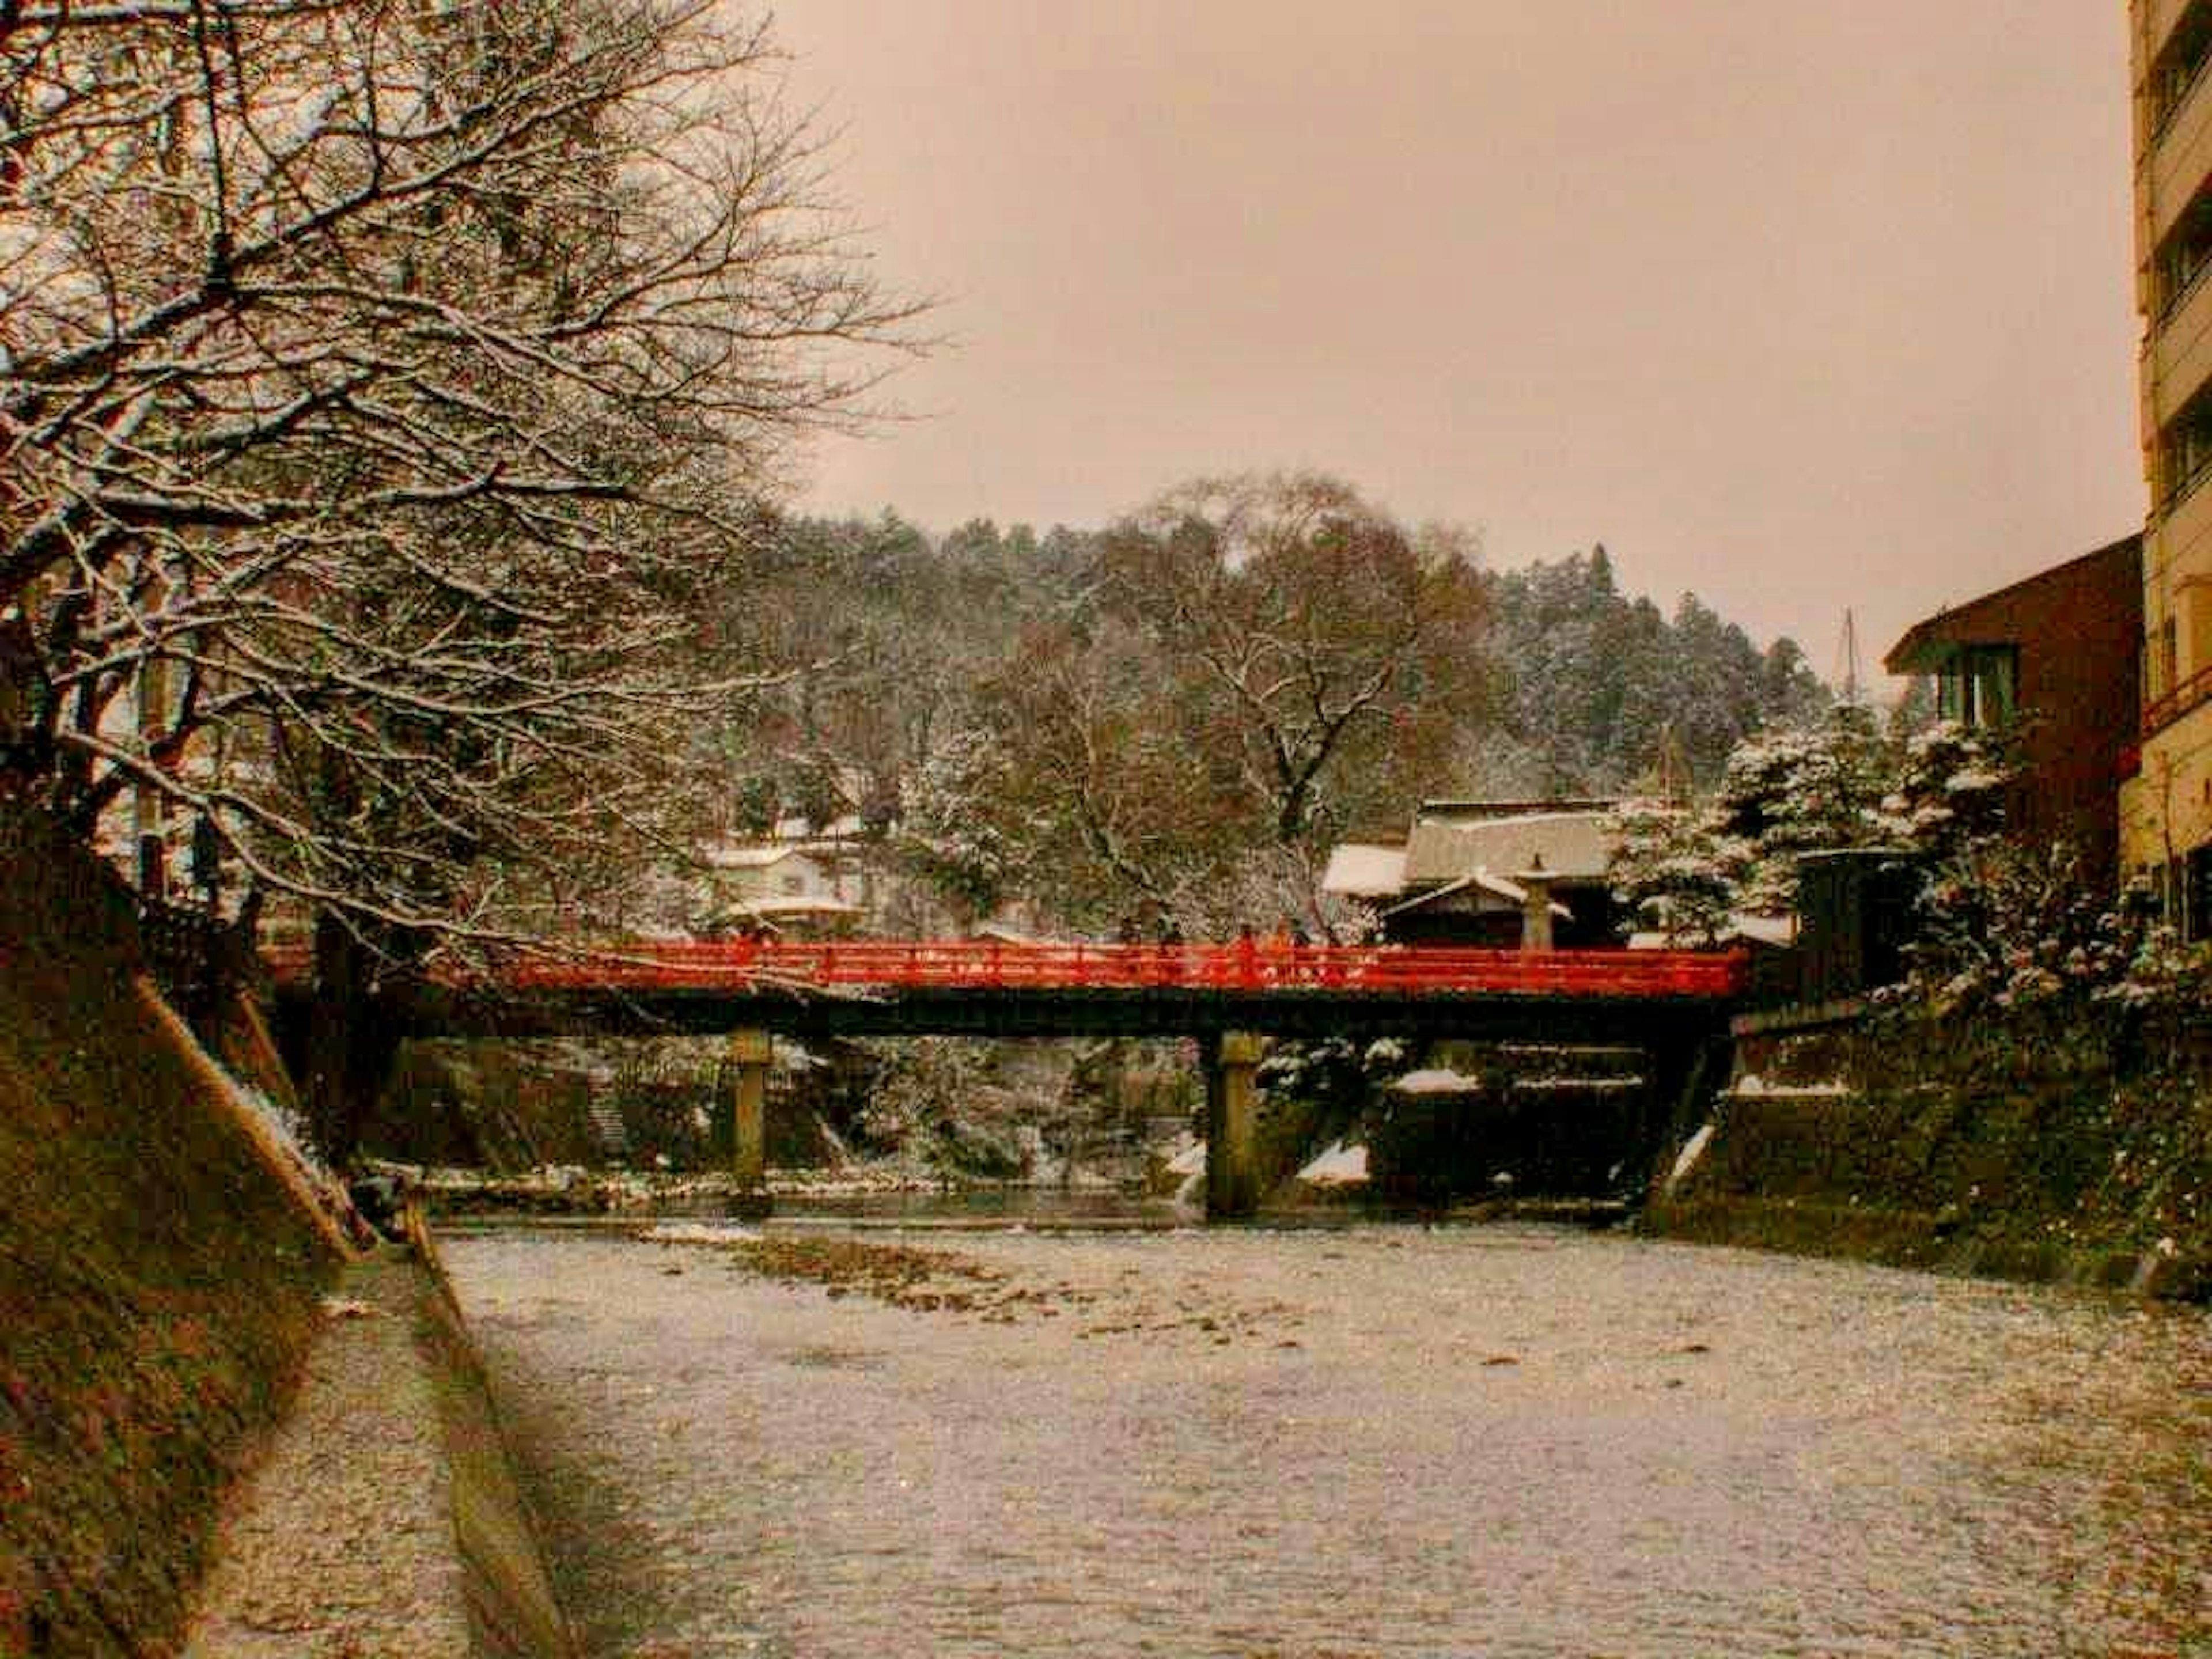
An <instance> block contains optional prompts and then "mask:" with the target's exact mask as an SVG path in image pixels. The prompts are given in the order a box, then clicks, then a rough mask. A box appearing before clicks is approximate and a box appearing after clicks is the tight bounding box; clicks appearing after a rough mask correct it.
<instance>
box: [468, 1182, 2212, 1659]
mask: <svg viewBox="0 0 2212 1659" xmlns="http://www.w3.org/2000/svg"><path fill="white" fill-rule="evenodd" d="M769 1237H770V1240H771V1244H772V1246H773V1248H771V1249H769V1250H768V1251H767V1252H766V1253H765V1254H763V1253H762V1252H761V1251H760V1250H759V1249H757V1248H755V1249H751V1250H750V1251H746V1250H745V1249H744V1247H743V1246H741V1245H735V1244H733V1243H731V1242H727V1241H722V1240H717V1239H713V1238H708V1239H705V1240H702V1242H696V1243H676V1242H663V1243H651V1242H641V1241H634V1240H629V1239H624V1238H617V1237H575V1236H564V1237H549V1236H545V1235H533V1234H530V1233H526V1232H514V1233H507V1234H489V1235H479V1236H473V1237H456V1238H453V1239H451V1240H449V1241H448V1242H447V1244H446V1247H445V1249H446V1255H447V1264H448V1267H449V1268H450V1270H451V1272H452V1273H453V1279H454V1280H455V1283H456V1285H457V1287H458V1289H459V1294H460V1297H461V1299H462V1302H463V1304H464V1306H465V1310H466V1312H467V1315H468V1317H469V1319H470V1321H471V1325H472V1327H473V1328H474V1329H475V1331H476V1333H477V1336H478V1338H479V1340H480V1342H481V1344H482V1346H483V1351H484V1352H485V1355H486V1358H487V1359H488V1361H489V1365H490V1368H491V1370H492V1372H493V1375H494V1378H495V1387H496V1388H497V1390H498V1392H499V1394H500V1395H501V1400H502V1402H503V1404H504V1406H505V1407H506V1409H507V1413H508V1415H509V1417H510V1419H511V1420H512V1423H513V1425H514V1426H515V1427H516V1428H517V1429H518V1430H519V1431H520V1437H521V1439H522V1441H523V1443H524V1445H525V1447H526V1451H527V1454H528V1455H529V1457H530V1458H531V1459H532V1462H533V1463H534V1465H535V1467H536V1469H537V1480H538V1488H539V1492H540V1496H541V1498H542V1499H543V1501H544V1502H545V1503H546V1504H547V1505H548V1507H549V1508H550V1510H552V1511H553V1518H554V1520H555V1522H556V1526H555V1528H554V1530H555V1532H556V1549H555V1553H556V1558H557V1562H558V1567H559V1571H560V1572H561V1574H562V1577H563V1578H564V1579H565V1580H566V1582H567V1583H568V1587H569V1592H570V1595H571V1598H572V1601H573V1605H574V1610H575V1612H576V1613H577V1614H578V1616H579V1618H580V1623H581V1624H582V1626H583V1627H584V1630H585V1632H586V1636H587V1638H588V1644H589V1650H590V1651H591V1652H592V1654H594V1655H610V1656H611V1655H635V1656H641V1655H646V1654H666V1653H676V1652H681V1653H684V1654H686V1655H691V1656H702V1659H703V1656H708V1655H724V1654H728V1655H738V1654H758V1655H786V1654H787V1655H793V1656H805V1659H833V1656H846V1655H852V1656H860V1655H867V1656H876V1655H882V1654H889V1653H898V1654H1007V1655H1015V1654H1018V1655H1024V1656H1037V1655H1053V1654H1067V1655H1077V1654H1081V1655H1086V1656H1087V1655H1094V1654H1101V1653H1116V1654H1119V1653H1158V1654H1169V1655H1186V1654H1188V1655H1200V1654H1204V1655H1216V1654H1237V1655H1243V1654H1276V1653H1283V1654H1291V1653H1296V1654H1301V1655H1318V1654H1343V1655H1350V1654H1360V1655H1383V1654H1389V1655H1413V1654H1422V1655H1432V1654H1481V1655H1486V1656H1505V1655H1530V1656H1534V1655H1569V1654H1572V1655H1587V1654H1622V1655H1636V1656H1652V1655H1677V1654H1679V1655H1685V1656H1686V1655H1701V1656H1702V1655H1711V1654H1716V1653H1744V1654H1753V1653H1756V1654H1762V1655H1766V1654H1804V1655H1816V1654H1817V1655H1833V1654H1846V1653H1867V1654H1882V1655H1970V1654H1971V1655H1975V1656H1990V1655H2015V1654H2016V1655H2021V1656H2029V1655H2034V1656H2041V1655H2046V1654H2056V1653H2064V1652H2095V1653H2100V1654H2101V1653H2118V1652H2129V1653H2144V1654H2152V1653H2156V1654H2167V1653H2186V1652H2191V1651H2201V1650H2202V1649H2199V1648H2194V1647H2192V1646H2191V1642H2192V1641H2193V1642H2197V1643H2205V1642H2212V1613H2208V1612H2207V1607H2208V1605H2212V1583H2208V1578H2207V1574H2208V1571H2212V1568H2208V1563H2212V1465H2208V1461H2207V1460H2208V1458H2212V1450H2208V1448H2212V1324H2209V1323H2208V1321H2207V1318H2206V1316H2205V1315H2204V1314H2203V1312H2202V1311H2201V1310H2197V1311H2187V1310H2185V1311H2180V1312H2172V1311H2168V1312H2160V1313H2145V1312H2142V1311H2138V1310H2136V1309H2135V1308H2133V1307H2132V1306H2130V1304H2124V1303H2121V1302H2117V1301H2107V1300H2100V1299H2089V1298H2085V1297H2075V1296H2069V1295H2065V1294H2061V1293H2056V1292H2051V1291H2040V1290H2024V1289H2021V1288H2017V1287H2011V1286H1998V1285H1982V1284H1972V1283H1964V1282H1959V1281H1948V1280H1942V1279H1929V1278H1923V1277H1917V1276H1911V1275H1906V1274H1901V1273H1889V1272H1885V1271H1881V1270H1878V1269H1869V1268H1864V1267H1854V1266H1848V1265H1844V1264H1838V1263H1828V1262H1814V1261H1795V1260H1789V1259H1784V1258H1777V1257H1765V1256H1758V1255H1742V1254H1738V1253H1735V1252H1730V1251H1723V1250H1701V1249H1692V1248H1686V1247H1680V1246H1669V1245H1664V1244H1654V1243H1644V1242H1639V1241H1635V1240H1632V1239H1625V1238H1617V1237H1591V1236H1587V1235H1581V1234H1575V1233H1570V1232H1564V1231H1547V1230H1542V1229H1537V1228H1512V1227H1491V1228H1459V1229H1449V1230H1436V1231H1425V1230H1422V1229H1419V1228H1413V1227H1403V1226H1383V1225H1372V1226H1369V1225H1362V1226H1355V1227H1351V1228H1347V1229H1344V1230H1339V1231H1308V1232H1297V1233H1274V1232H1266V1231H1212V1232H1206V1231H1181V1232H1172V1233H1149V1234H1147V1233H1137V1234H1116V1235H1110V1236H1109V1235H1085V1234H1080V1233H1078V1234H1065V1235H1043V1234H1034V1233H1031V1234H1024V1233H1018V1232H1001V1233H991V1234H981V1235H960V1236H957V1237H946V1236H941V1235H940V1236H933V1237H921V1236H918V1235H915V1236H904V1237H902V1236H900V1235H896V1234H884V1233H880V1232H875V1233H869V1234H866V1235H865V1236H860V1235H856V1236H854V1237H852V1238H850V1239H841V1238H840V1237H838V1236H836V1235H834V1234H830V1235H824V1234H823V1233H822V1232H821V1231H819V1230H811V1229H810V1230H806V1231H805V1234H804V1235H801V1234H799V1233H797V1232H794V1233H793V1234H790V1235H787V1236H785V1237H784V1238H783V1239H782V1241H781V1243H777V1242H776V1241H777V1237H778V1236H777V1235H776V1234H775V1232H774V1231H771V1233H770V1235H769Z"/></svg>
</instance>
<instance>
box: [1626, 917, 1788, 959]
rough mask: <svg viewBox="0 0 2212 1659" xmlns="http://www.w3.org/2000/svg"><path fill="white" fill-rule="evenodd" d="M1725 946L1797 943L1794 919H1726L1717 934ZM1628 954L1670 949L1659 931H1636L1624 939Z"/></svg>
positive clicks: (1666, 939)
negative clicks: (1745, 942) (1740, 941)
mask: <svg viewBox="0 0 2212 1659" xmlns="http://www.w3.org/2000/svg"><path fill="white" fill-rule="evenodd" d="M1717 938H1718V939H1719V940H1720V941H1721V942H1722V943H1723V944H1725V943H1727V942H1728V941H1729V939H1747V940H1749V941H1750V942H1751V943H1752V944H1753V945H1774V946H1776V947H1778V948H1780V947H1783V946H1787V945H1795V944H1796V942H1797V921H1796V917H1794V916H1762V915H1752V914H1750V913H1749V912H1741V913H1739V914H1737V915H1732V916H1730V917H1729V919H1728V924H1727V926H1725V927H1722V928H1720V929H1719V930H1718V933H1717ZM1628 948H1629V949H1630V950H1632V951H1665V950H1668V949H1672V948H1674V947H1673V945H1672V941H1671V939H1670V937H1669V935H1668V933H1666V932H1665V931H1664V930H1662V929H1656V928H1653V929H1639V930H1638V932H1636V933H1631V934H1630V935H1629V936H1628Z"/></svg>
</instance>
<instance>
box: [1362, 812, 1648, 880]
mask: <svg viewBox="0 0 2212 1659" xmlns="http://www.w3.org/2000/svg"><path fill="white" fill-rule="evenodd" d="M1603 823H1604V814H1603V813H1601V812H1595V811H1565V812H1522V813H1516V814H1514V815H1512V816H1510V817H1499V818H1489V819H1483V820H1479V821H1477V822H1474V823H1468V822H1467V821H1465V820H1463V819H1462V820H1448V819H1440V818H1431V817H1425V818H1419V819H1416V820H1415V821H1414V824H1413V835H1412V836H1411V838H1410V839H1408V841H1407V843H1406V884H1407V886H1409V887H1419V886H1426V885H1429V884H1432V883H1437V882H1445V881H1455V880H1457V879H1458V878H1461V877H1462V876H1466V875H1469V874H1472V873H1473V872H1475V871H1478V870H1488V871H1494V872H1520V871H1522V870H1526V869H1528V868H1530V867H1531V866H1532V865H1533V863H1534V860H1538V859H1541V860H1543V864H1544V868H1546V869H1547V870H1548V871H1550V872H1552V876H1553V879H1555V880H1559V881H1601V880H1603V879H1604V878H1605V869H1606V865H1607V863H1608V862H1609V861H1610V860H1611V859H1612V857H1613V848H1615V847H1617V846H1619V845H1620V838H1619V837H1618V836H1614V835H1613V834H1611V833H1609V832H1608V831H1607V830H1606V829H1604V827H1603Z"/></svg>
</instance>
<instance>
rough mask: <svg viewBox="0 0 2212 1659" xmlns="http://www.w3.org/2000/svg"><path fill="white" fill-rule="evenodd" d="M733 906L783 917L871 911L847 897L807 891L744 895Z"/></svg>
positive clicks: (736, 912) (734, 910) (732, 908)
mask: <svg viewBox="0 0 2212 1659" xmlns="http://www.w3.org/2000/svg"><path fill="white" fill-rule="evenodd" d="M729 908H730V913H731V914H732V915H751V916H758V917H760V918H762V919H763V920H781V921H791V920H794V919H796V918H798V917H800V916H826V917H840V916H861V915H866V914H867V912H866V911H865V910H863V909H862V908H860V906H859V905H857V904H848V903H847V902H845V901H844V900H843V899H834V898H823V897H820V896H810V895H807V894H804V893H789V894H771V895H769V896H765V897H763V898H750V899H740V900H738V901H737V902H735V903H733V904H732V905H731V906H730V907H729Z"/></svg>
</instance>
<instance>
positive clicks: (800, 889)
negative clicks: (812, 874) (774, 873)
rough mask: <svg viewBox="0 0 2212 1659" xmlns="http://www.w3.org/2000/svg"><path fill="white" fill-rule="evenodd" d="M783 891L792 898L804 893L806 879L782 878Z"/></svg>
mask: <svg viewBox="0 0 2212 1659" xmlns="http://www.w3.org/2000/svg"><path fill="white" fill-rule="evenodd" d="M783 890H784V891H785V892H786V893H787V894H789V895H792V896H797V895H799V894H800V893H804V892H805V890H806V878H805V877H804V876H786V877H785V878H783Z"/></svg>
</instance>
